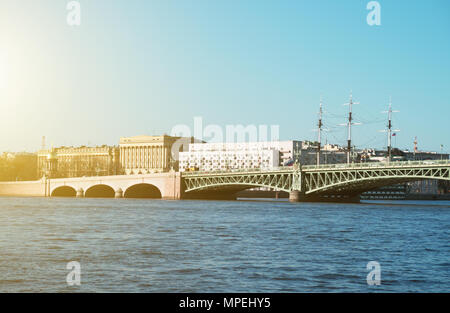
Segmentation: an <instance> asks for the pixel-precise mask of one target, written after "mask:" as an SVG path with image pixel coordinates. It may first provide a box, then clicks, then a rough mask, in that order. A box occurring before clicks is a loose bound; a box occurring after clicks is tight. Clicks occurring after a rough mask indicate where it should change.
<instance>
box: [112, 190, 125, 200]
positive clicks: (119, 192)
mask: <svg viewBox="0 0 450 313" xmlns="http://www.w3.org/2000/svg"><path fill="white" fill-rule="evenodd" d="M114 198H116V199H120V198H123V190H122V188H118V189H117V190H116V191H115V193H114Z"/></svg>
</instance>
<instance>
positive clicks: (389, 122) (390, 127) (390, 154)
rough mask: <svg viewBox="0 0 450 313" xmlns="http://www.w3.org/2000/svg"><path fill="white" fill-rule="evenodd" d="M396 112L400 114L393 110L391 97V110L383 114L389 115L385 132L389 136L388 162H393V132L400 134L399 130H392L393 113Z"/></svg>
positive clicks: (390, 98)
mask: <svg viewBox="0 0 450 313" xmlns="http://www.w3.org/2000/svg"><path fill="white" fill-rule="evenodd" d="M394 112H400V111H393V110H392V97H389V109H388V110H387V111H383V112H381V113H387V115H388V124H387V130H384V131H385V132H387V135H388V147H387V156H388V162H390V161H391V158H392V131H395V132H399V131H400V130H399V129H394V130H393V129H392V113H394Z"/></svg>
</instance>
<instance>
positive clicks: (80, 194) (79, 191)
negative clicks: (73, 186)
mask: <svg viewBox="0 0 450 313" xmlns="http://www.w3.org/2000/svg"><path fill="white" fill-rule="evenodd" d="M76 197H77V198H84V190H83V188H79V189H78V190H77V195H76Z"/></svg>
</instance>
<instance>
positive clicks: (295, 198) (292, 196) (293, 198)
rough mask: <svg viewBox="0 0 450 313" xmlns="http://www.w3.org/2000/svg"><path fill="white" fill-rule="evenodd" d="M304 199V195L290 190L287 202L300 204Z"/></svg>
mask: <svg viewBox="0 0 450 313" xmlns="http://www.w3.org/2000/svg"><path fill="white" fill-rule="evenodd" d="M304 198H305V193H303V192H301V191H298V190H292V191H291V192H289V202H300V201H303V200H304Z"/></svg>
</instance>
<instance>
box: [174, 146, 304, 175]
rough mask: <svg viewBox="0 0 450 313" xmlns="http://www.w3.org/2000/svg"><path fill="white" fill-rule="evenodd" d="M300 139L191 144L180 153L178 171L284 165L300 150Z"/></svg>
mask: <svg viewBox="0 0 450 313" xmlns="http://www.w3.org/2000/svg"><path fill="white" fill-rule="evenodd" d="M301 147H302V142H301V141H271V142H225V143H193V144H190V145H189V151H188V152H180V154H179V168H180V171H182V172H183V171H187V170H189V169H192V168H195V169H196V170H199V171H222V170H230V169H244V168H273V167H278V166H281V165H283V164H284V163H285V162H287V161H289V160H290V159H292V158H293V157H294V154H295V153H294V152H295V151H297V150H296V149H298V150H299V151H300V150H301Z"/></svg>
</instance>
